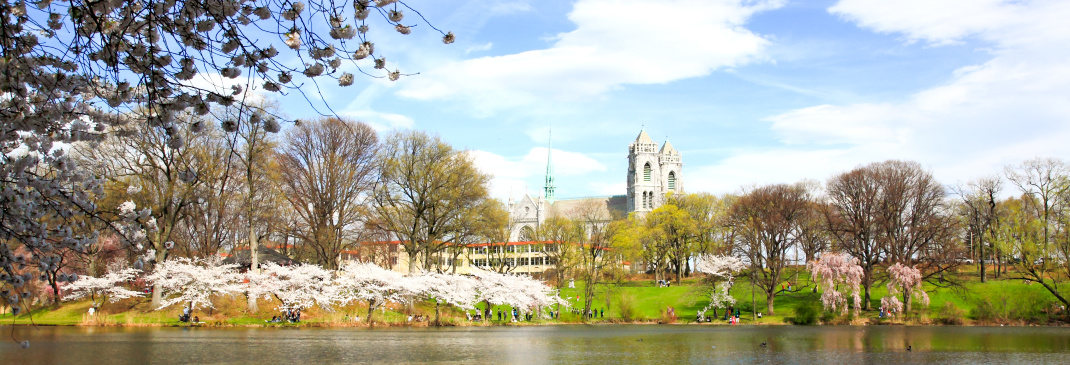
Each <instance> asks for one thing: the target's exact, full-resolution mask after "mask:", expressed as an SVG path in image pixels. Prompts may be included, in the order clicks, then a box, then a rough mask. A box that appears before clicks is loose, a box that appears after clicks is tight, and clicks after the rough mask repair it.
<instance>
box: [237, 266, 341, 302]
mask: <svg viewBox="0 0 1070 365" xmlns="http://www.w3.org/2000/svg"><path fill="white" fill-rule="evenodd" d="M246 278H247V279H248V284H247V285H246V286H245V289H246V291H247V292H248V293H249V295H250V296H253V297H262V298H270V297H275V298H278V300H279V302H280V303H279V306H278V309H279V310H280V311H283V310H291V311H292V310H303V309H306V308H310V307H312V306H313V305H319V306H321V307H323V308H327V309H330V308H331V305H332V304H334V303H337V302H339V301H340V300H339V296H338V294H337V292H338V291H337V290H336V289H335V288H334V287H332V286H331V285H330V284H331V278H332V273H331V272H330V271H328V270H325V269H323V268H322V267H319V266H317V265H311V264H297V265H289V266H282V265H278V264H275V263H271V262H269V263H265V264H263V265H261V267H260V273H254V272H252V271H250V272H248V273H246Z"/></svg>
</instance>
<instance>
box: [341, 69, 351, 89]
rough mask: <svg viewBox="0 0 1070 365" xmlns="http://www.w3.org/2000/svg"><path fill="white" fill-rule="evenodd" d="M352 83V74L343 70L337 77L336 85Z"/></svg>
mask: <svg viewBox="0 0 1070 365" xmlns="http://www.w3.org/2000/svg"><path fill="white" fill-rule="evenodd" d="M349 85H353V74H351V73H348V72H344V73H342V76H339V77H338V86H349Z"/></svg>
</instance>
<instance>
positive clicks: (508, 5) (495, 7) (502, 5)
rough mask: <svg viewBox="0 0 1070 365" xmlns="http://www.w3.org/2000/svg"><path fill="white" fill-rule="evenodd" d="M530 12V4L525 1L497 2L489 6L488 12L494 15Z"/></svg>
mask: <svg viewBox="0 0 1070 365" xmlns="http://www.w3.org/2000/svg"><path fill="white" fill-rule="evenodd" d="M526 11H531V4H528V3H527V2H526V1H499V2H495V3H493V4H490V12H491V14H494V15H508V14H516V13H523V12H526Z"/></svg>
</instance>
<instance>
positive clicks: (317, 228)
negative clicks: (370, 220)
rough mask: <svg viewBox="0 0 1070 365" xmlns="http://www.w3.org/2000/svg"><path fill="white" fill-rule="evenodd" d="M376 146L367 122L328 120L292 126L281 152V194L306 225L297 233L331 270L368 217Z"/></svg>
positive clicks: (376, 143) (314, 254)
mask: <svg viewBox="0 0 1070 365" xmlns="http://www.w3.org/2000/svg"><path fill="white" fill-rule="evenodd" d="M377 147H378V138H377V136H376V134H375V130H373V129H372V128H371V127H370V126H368V125H367V124H365V123H363V122H357V121H353V120H344V119H338V118H323V119H317V120H314V121H311V122H305V123H301V125H298V126H295V127H294V128H292V129H290V130H289V131H288V133H287V134H286V137H285V140H284V141H283V143H282V146H281V150H280V151H279V152H278V155H277V156H278V157H277V159H278V162H279V169H280V171H281V174H280V176H281V179H279V185H280V187H281V190H282V194H283V195H284V197H285V198H286V200H287V201H288V202H289V203H290V206H291V207H292V208H293V209H294V211H296V212H297V216H298V217H299V220H300V221H301V223H302V224H303V227H302V228H301V229H299V230H298V232H297V234H298V236H299V237H300V238H301V240H302V241H304V242H305V243H306V244H307V245H308V247H309V248H310V249H311V251H312V253H313V256H314V257H315V260H316V261H317V262H318V263H320V264H321V265H323V266H325V267H327V268H332V269H333V268H338V264H339V263H338V256H339V254H340V253H341V252H342V251H343V250H346V249H347V248H349V247H351V246H352V244H353V242H352V241H354V239H353V238H354V235H355V231H356V230H357V229H359V228H360V223H361V219H362V218H363V217H365V216H366V212H367V209H365V207H366V205H365V204H366V199H367V197H368V195H369V193H370V192H371V190H372V187H373V184H374V181H375V177H376V171H377V170H376V168H377V165H376V163H375V162H376V161H375V156H376V151H377ZM347 238H349V240H348V241H347Z"/></svg>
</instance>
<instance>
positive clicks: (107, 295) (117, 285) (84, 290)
mask: <svg viewBox="0 0 1070 365" xmlns="http://www.w3.org/2000/svg"><path fill="white" fill-rule="evenodd" d="M140 272H141V270H138V269H133V268H127V269H122V270H120V271H116V272H111V273H108V274H106V275H104V276H101V277H99V278H94V277H92V276H88V275H81V276H78V277H77V278H76V280H74V281H73V282H71V283H70V284H67V285H65V286H64V287H63V288H64V289H65V290H67V291H68V292H69V294H68V295H67V296H65V297H63V300H74V299H80V298H84V297H86V296H89V297H91V298H92V299H93V306H95V307H99V306H100V305H102V304H103V302H105V301H108V302H111V303H114V302H117V301H120V300H123V299H127V298H133V297H137V296H141V293H140V292H138V291H134V290H130V289H127V288H125V287H123V286H122V284H123V283H125V282H128V281H132V280H134V279H135V278H136V277H137V274H138V273H140Z"/></svg>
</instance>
